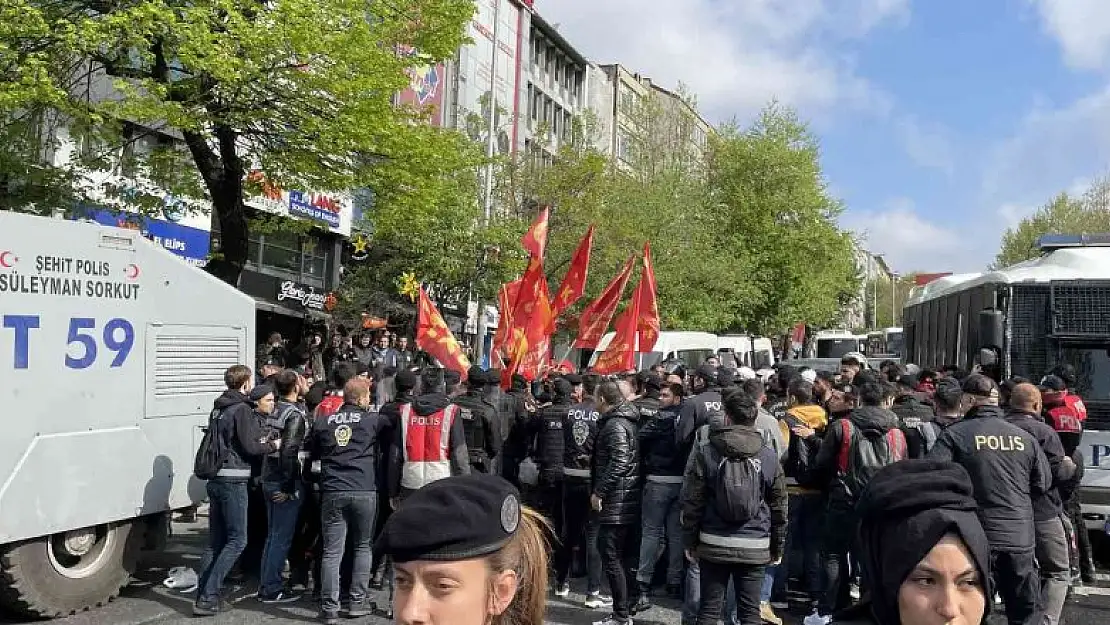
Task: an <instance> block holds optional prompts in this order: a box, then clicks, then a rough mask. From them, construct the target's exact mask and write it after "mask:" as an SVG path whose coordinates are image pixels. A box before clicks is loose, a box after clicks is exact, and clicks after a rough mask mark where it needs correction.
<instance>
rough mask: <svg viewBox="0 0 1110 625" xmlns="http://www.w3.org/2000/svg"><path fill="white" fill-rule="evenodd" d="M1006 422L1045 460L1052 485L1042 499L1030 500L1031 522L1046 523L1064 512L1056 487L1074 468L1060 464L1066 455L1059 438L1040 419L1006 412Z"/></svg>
mask: <svg viewBox="0 0 1110 625" xmlns="http://www.w3.org/2000/svg"><path fill="white" fill-rule="evenodd" d="M1006 420H1007V421H1009V422H1010V423H1012V424H1014V425H1016V426H1018V427H1019V428H1021V429H1023V430H1025V431H1026V432H1028V433H1029V435H1030V436H1032V437H1033V438H1035V439H1037V444H1038V445H1040V448H1041V451H1043V452H1044V455H1045V459H1046V460H1048V467H1049V470H1050V471H1051V474H1052V485H1051V486H1050V487H1049V488H1048V490H1047V491H1045V493H1044V494H1043V495H1041V496H1040V497H1037V498H1036V499H1034V500H1033V520H1034V521H1050V520H1052V519H1054V518H1056V517H1058V516H1060V514H1061V513H1062V512H1063V511H1064V506H1063V501H1062V500H1061V497H1060V491H1059V486H1060V485H1061V484H1064V483H1066V482H1067V480H1069V479H1070V478H1071V477H1072V475H1074V474H1075V465H1073V464H1072V463H1071V462H1064V458H1065V457H1066V455H1067V454H1065V453H1064V446H1063V445H1061V444H1060V436H1059V435H1058V434H1056V430H1054V429H1052V427H1051V426H1050V425H1048V424H1047V423H1045V422H1044V421H1041V418H1040V415H1036V414H1029V413H1027V412H1022V411H1020V410H1015V409H1010V410H1008V411H1006Z"/></svg>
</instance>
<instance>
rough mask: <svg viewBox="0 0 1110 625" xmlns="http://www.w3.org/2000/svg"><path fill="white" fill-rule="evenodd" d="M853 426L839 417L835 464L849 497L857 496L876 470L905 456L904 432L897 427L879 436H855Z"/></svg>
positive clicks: (903, 458)
mask: <svg viewBox="0 0 1110 625" xmlns="http://www.w3.org/2000/svg"><path fill="white" fill-rule="evenodd" d="M855 431H856V428H855V427H853V426H852V422H851V421H850V420H848V419H840V434H841V436H840V452H839V453H838V454H837V459H836V466H837V471H838V474H839V476H840V481H841V483H843V484H844V487H845V488H846V489H847V491H848V496H849V497H850V498H852V499H855V498H856V497H859V495H860V493H862V492H863V489H864V487H865V486H867V483H868V482H870V481H871V477H872V476H874V475H875V474H876V473H878V472H879V469H881V468H883V467H885V466H887V465H888V464H894V463H895V462H898V461H899V460H905V459H906V435H905V433H903V432H902V430H900V429H898V428H891V429H890V430H887V432H886V434H884V435H882V436H866V435H862V434H861V435H860V436H858V437H854V438H855V439H856V440H855V441H854V442H855V443H856V444H855V445H852V442H853V433H854V432H855Z"/></svg>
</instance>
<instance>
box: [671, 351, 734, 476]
mask: <svg viewBox="0 0 1110 625" xmlns="http://www.w3.org/2000/svg"><path fill="white" fill-rule="evenodd" d="M690 390H691V391H693V394H694V396H693V397H691V398H689V399H687V400H686V401H685V402H684V403H683V404H682V414H681V415H679V418H678V430H677V432H676V433H675V435H676V436H677V437H678V441H679V444H680V445H681V448H682V453H683V455H684V456H686V457H689V455H690V450H691V449H693V447H694V434H695V433H696V432H697V431H698V429H699V428H701V426H703V425H708V424H713V425H720V424H723V423H724V422H725V413H724V412H722V411H721V387H720V384H719V383H718V381H717V367H714V366H712V365H710V364H703V365H701V366H699V367H698V368H697V369H696V370H695V371H694V377H693V379H692V380H691V382H690Z"/></svg>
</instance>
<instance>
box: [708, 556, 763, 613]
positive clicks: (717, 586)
mask: <svg viewBox="0 0 1110 625" xmlns="http://www.w3.org/2000/svg"><path fill="white" fill-rule="evenodd" d="M699 568H700V569H701V603H700V604H699V605H698V620H697V625H716V623H717V621H718V620H719V619H720V618H721V604H722V603H723V601H724V598H725V591H726V587H727V586H728V582H729V578H730V577H731V578H732V587H733V589H734V590H735V592H736V617H737V618H736V620H737V622H738V623H740V625H760V623H761V622H762V620H761V619H760V616H759V593H760V589H761V587H762V586H763V578H764V575H765V570H764V569H765V567H764V565H762V564H723V563H719V562H707V561H704V560H703V561H701V562H700V563H699Z"/></svg>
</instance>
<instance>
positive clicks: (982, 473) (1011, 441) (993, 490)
mask: <svg viewBox="0 0 1110 625" xmlns="http://www.w3.org/2000/svg"><path fill="white" fill-rule="evenodd" d="M928 458H929V460H950V461H953V462H956V463H958V464H961V465H963V467H964V468H965V469H967V472H968V474H970V475H971V482H972V484H973V485H974V489H975V500H976V501H978V502H979V519H980V520H981V521H982V523H983V530H984V531H986V533H987V538H989V539H990V543H991V549H993V550H995V551H1000V552H1007V553H1014V552H1017V553H1020V552H1026V551H1031V550H1032V549H1033V546H1034V542H1035V541H1034V538H1035V534H1034V531H1033V499H1034V498H1037V497H1040V496H1041V495H1043V494H1044V493H1045V492H1047V491H1048V489H1049V486H1050V484H1051V474H1052V472H1051V469H1050V468H1049V466H1048V460H1047V459H1046V458H1045V455H1044V452H1043V451H1041V448H1040V446H1039V445H1037V441H1036V439H1034V438H1033V437H1032V436H1030V435H1029V433H1028V432H1026V431H1025V430H1023V429H1021V428H1019V427H1018V426H1016V425H1014V424H1012V423H1007V422H1006V419H1005V414H1004V413H1003V412H1002V409H1001V408H999V407H998V406H989V405H988V406H977V407H975V408H972V409H971V411H970V412H968V413H967V415H966V416H965V417H964V418H963V419H962V420H961V421H959V422H958V423H956V424H954V425H952V426H951V427H949V428H948V429H947V430H945V431H944V433H943V434H941V435H940V438H938V439H937V444H936V446H935V447H933V450H932V451H931V452H929V456H928Z"/></svg>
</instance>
